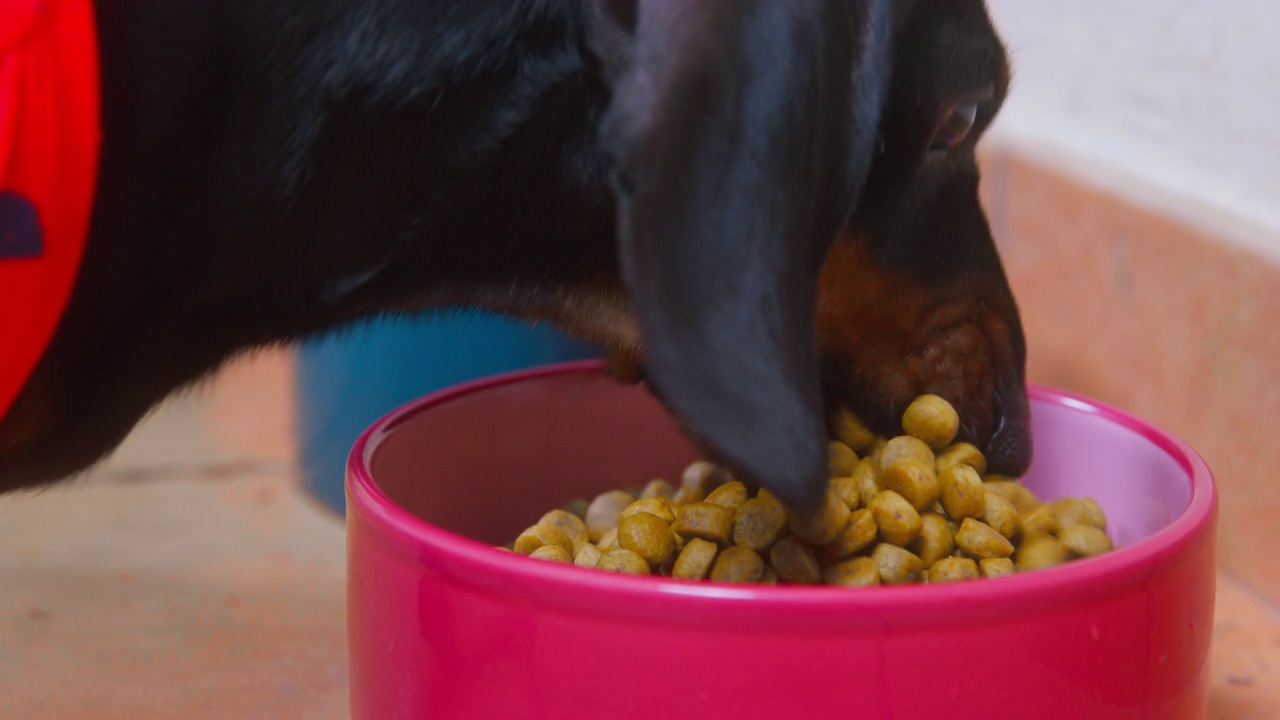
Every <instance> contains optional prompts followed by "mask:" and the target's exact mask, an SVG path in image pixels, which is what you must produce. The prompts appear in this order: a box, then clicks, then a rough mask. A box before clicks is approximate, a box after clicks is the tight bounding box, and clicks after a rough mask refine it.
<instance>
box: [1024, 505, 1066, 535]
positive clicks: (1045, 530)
mask: <svg viewBox="0 0 1280 720" xmlns="http://www.w3.org/2000/svg"><path fill="white" fill-rule="evenodd" d="M1022 532H1023V533H1025V534H1027V535H1048V534H1052V533H1056V532H1058V517H1057V515H1055V514H1054V512H1053V506H1052V505H1041V506H1040V507H1038V508H1036V509H1035V510H1032V511H1031V512H1029V513H1025V514H1023V515H1022Z"/></svg>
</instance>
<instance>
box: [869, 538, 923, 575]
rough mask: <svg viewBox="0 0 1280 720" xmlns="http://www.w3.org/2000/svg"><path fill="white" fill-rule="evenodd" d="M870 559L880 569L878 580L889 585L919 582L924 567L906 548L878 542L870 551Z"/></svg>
mask: <svg viewBox="0 0 1280 720" xmlns="http://www.w3.org/2000/svg"><path fill="white" fill-rule="evenodd" d="M871 559H873V560H875V561H876V567H877V568H879V570H880V581H881V582H883V583H888V584H890V585H897V584H901V583H910V582H919V580H920V573H921V572H923V570H924V567H923V564H922V563H921V562H920V558H918V557H916V555H915V553H913V552H911V551H910V550H907V549H906V548H902V547H898V546H897V545H894V544H892V543H880V544H879V545H877V546H876V548H875V550H872V551H871Z"/></svg>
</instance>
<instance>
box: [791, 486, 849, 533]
mask: <svg viewBox="0 0 1280 720" xmlns="http://www.w3.org/2000/svg"><path fill="white" fill-rule="evenodd" d="M849 513H850V510H849V506H848V505H845V504H844V502H843V501H841V500H840V498H838V497H836V496H835V493H831V492H828V493H827V494H826V495H825V496H823V499H822V506H821V507H820V508H818V509H817V510H816V511H810V512H806V513H797V512H793V513H791V522H790V527H791V532H793V533H795V534H796V535H797V536H799V537H800V539H802V540H805V541H807V542H809V543H811V544H813V545H826V544H827V543H829V542H831V541H832V540H834V539H835V538H836V533H838V532H840V529H841V528H843V527H844V526H845V524H846V523H848V522H849Z"/></svg>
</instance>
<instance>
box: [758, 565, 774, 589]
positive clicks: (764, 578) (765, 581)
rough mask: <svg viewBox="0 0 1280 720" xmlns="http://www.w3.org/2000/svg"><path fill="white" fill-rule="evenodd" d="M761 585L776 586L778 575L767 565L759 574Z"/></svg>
mask: <svg viewBox="0 0 1280 720" xmlns="http://www.w3.org/2000/svg"><path fill="white" fill-rule="evenodd" d="M760 584H761V585H777V584H778V573H777V572H776V571H775V570H774V569H773V568H771V567H769V566H768V565H765V566H764V572H762V573H760Z"/></svg>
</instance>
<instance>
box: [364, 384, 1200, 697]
mask: <svg viewBox="0 0 1280 720" xmlns="http://www.w3.org/2000/svg"><path fill="white" fill-rule="evenodd" d="M1032 422H1033V431H1034V434H1035V441H1036V447H1037V455H1036V460H1035V464H1034V465H1033V466H1032V468H1031V471H1030V472H1029V473H1028V475H1027V477H1026V479H1025V482H1026V484H1027V485H1028V486H1029V487H1031V488H1032V489H1034V490H1035V491H1036V492H1037V493H1038V494H1039V495H1040V496H1041V498H1042V499H1046V500H1051V499H1055V498H1057V497H1061V496H1065V495H1073V496H1079V495H1086V496H1091V497H1094V498H1096V499H1097V500H1098V501H1099V502H1100V503H1101V504H1102V505H1103V507H1104V509H1105V510H1106V512H1107V515H1108V517H1109V520H1110V523H1111V525H1110V530H1111V533H1112V536H1113V538H1114V539H1115V540H1116V541H1117V542H1118V543H1119V544H1120V545H1121V546H1122V547H1120V548H1119V549H1117V550H1115V551H1113V552H1111V553H1109V554H1107V555H1104V556H1101V557H1098V558H1093V559H1089V560H1082V561H1077V562H1073V563H1070V564H1068V565H1065V566H1062V567H1059V568H1054V569H1052V570H1047V571H1043V572H1039V573H1033V574H1026V575H1020V576H1015V577H1011V578H1002V579H997V580H982V581H975V582H970V583H958V584H949V585H934V586H910V587H879V588H870V589H865V590H859V589H846V588H800V587H756V586H727V585H717V584H710V583H687V582H681V581H673V580H664V579H659V578H647V577H624V576H618V575H613V574H607V573H602V572H597V571H593V570H584V569H580V568H575V567H570V566H563V565H557V564H553V563H544V562H538V561H531V560H528V559H527V558H523V557H519V556H516V555H512V554H509V553H504V552H500V551H497V550H494V549H492V548H491V547H490V545H492V544H497V543H502V542H507V541H509V540H510V539H511V538H513V537H515V535H516V534H517V533H518V532H519V531H520V530H521V529H523V528H524V527H526V526H527V525H528V524H530V523H531V522H533V521H535V520H536V519H537V518H538V517H539V516H540V515H541V514H542V512H543V511H545V510H546V509H548V508H551V507H558V506H560V505H562V504H563V503H564V502H565V501H567V500H568V499H571V498H573V497H577V496H590V495H591V494H593V493H596V492H599V491H601V490H604V489H609V488H614V487H619V486H624V485H634V484H637V483H642V482H643V481H644V480H647V479H648V478H650V477H656V476H666V477H668V478H672V477H674V476H676V475H677V473H678V472H679V470H680V469H681V468H682V467H683V466H684V464H686V463H687V462H688V461H689V460H691V459H692V458H693V453H692V450H691V448H690V447H689V445H688V443H687V442H686V441H685V440H684V439H683V438H682V436H681V435H680V433H679V432H678V431H677V430H676V428H675V427H674V426H673V425H672V423H671V421H670V419H669V418H668V416H667V415H666V413H665V411H664V410H663V409H662V408H661V406H660V405H659V404H658V403H657V402H656V401H654V400H653V399H652V398H651V397H650V396H649V395H648V394H647V393H646V392H645V391H644V390H643V389H640V388H635V387H624V386H619V385H615V384H613V383H612V382H610V381H608V380H606V379H604V378H603V377H602V376H601V375H600V365H599V363H597V362H585V363H573V364H567V365H561V366H554V367H550V368H543V369H538V370H533V371H527V372H522V373H516V374H512V375H507V376H501V377H498V378H492V379H488V380H482V381H477V382H474V383H469V384H466V385H462V386H458V387H456V388H453V389H450V390H445V391H442V392H439V393H436V394H434V395H431V396H429V397H426V398H423V399H422V400H419V401H417V402H415V403H412V404H410V405H408V406H406V407H404V408H401V409H400V410H397V411H396V412H394V413H392V414H391V415H389V416H387V417H386V418H384V419H383V420H381V421H379V423H378V424H376V425H375V426H374V427H372V428H371V429H370V430H369V431H368V432H367V433H366V434H365V435H364V436H362V437H361V439H360V441H359V442H358V443H357V444H356V446H355V448H354V450H353V451H352V454H351V459H350V464H349V469H348V482H347V492H348V521H347V522H348V549H349V556H348V563H349V577H348V583H349V590H348V600H349V603H348V613H349V635H350V649H351V655H350V662H351V678H352V680H351V682H352V686H351V698H352V712H353V717H354V718H356V719H357V720H387V719H390V718H428V717H429V718H467V719H468V720H477V719H480V718H544V717H547V718H550V717H562V716H570V717H582V718H596V717H600V718H659V717H660V718H684V717H688V718H699V719H703V720H705V719H708V718H791V717H809V718H819V717H822V718H845V717H871V718H905V719H907V720H916V719H923V718H934V717H954V718H962V717H974V718H1038V719H1048V718H1073V719H1077V718H1089V719H1090V720H1105V719H1107V718H1198V717H1203V716H1204V711H1205V707H1206V701H1207V700H1206V693H1207V680H1208V673H1207V671H1208V667H1207V658H1208V649H1209V642H1210V635H1211V630H1212V618H1213V593H1214V562H1213V550H1214V547H1213V538H1214V522H1215V517H1216V497H1215V490H1214V486H1213V481H1212V477H1211V475H1210V473H1209V471H1208V469H1207V468H1206V467H1205V465H1204V463H1203V461H1202V460H1200V458H1199V457H1198V456H1197V455H1196V454H1195V453H1194V452H1193V451H1191V450H1190V449H1189V448H1187V447H1186V446H1185V445H1183V444H1182V443H1181V442H1179V441H1178V440H1176V439H1174V438H1172V437H1170V436H1168V435H1166V434H1164V433H1162V432H1161V431H1159V430H1157V429H1155V428H1153V427H1151V426H1149V425H1148V424H1146V423H1144V422H1142V421H1140V420H1138V419H1136V418H1133V417H1131V416H1129V415H1127V414H1125V413H1123V412H1120V411H1118V410H1115V409H1113V408H1109V407H1105V406H1102V405H1100V404H1098V403H1094V402H1091V401H1089V400H1086V399H1083V398H1080V397H1078V396H1074V395H1071V394H1067V393H1061V392H1058V391H1054V390H1049V389H1046V388H1040V387H1036V388H1033V389H1032Z"/></svg>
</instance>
